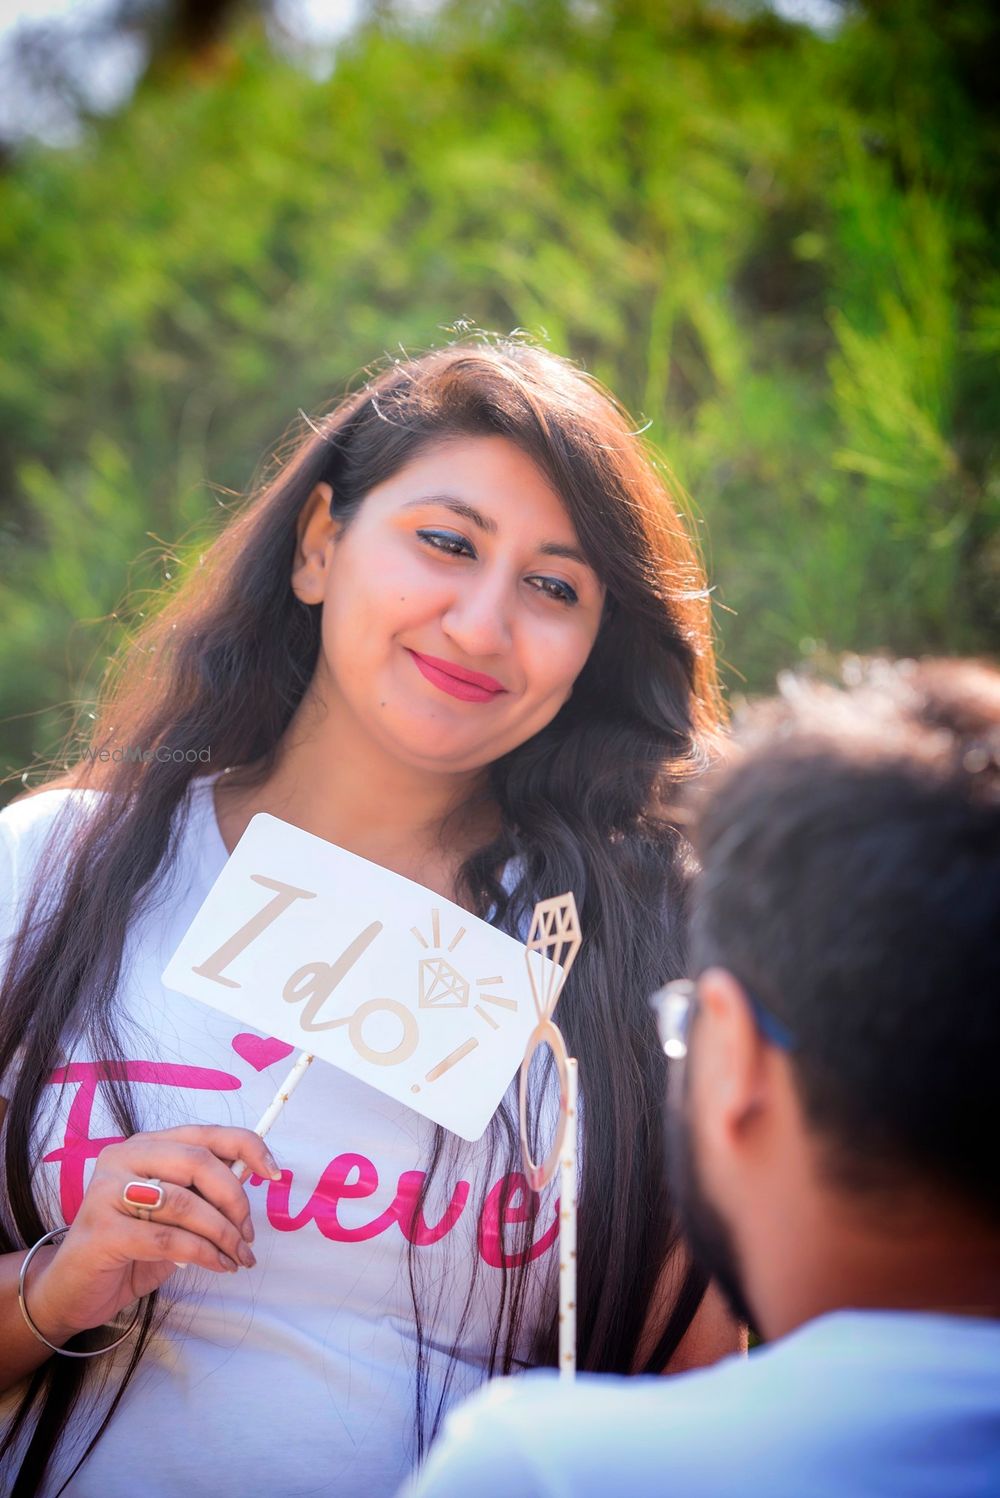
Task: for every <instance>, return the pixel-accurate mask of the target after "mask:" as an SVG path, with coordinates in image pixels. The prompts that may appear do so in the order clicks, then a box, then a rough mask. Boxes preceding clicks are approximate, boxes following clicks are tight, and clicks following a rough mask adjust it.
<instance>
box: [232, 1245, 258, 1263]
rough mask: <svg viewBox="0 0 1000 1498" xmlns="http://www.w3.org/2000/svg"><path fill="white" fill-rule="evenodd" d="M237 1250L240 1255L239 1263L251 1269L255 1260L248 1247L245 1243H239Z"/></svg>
mask: <svg viewBox="0 0 1000 1498" xmlns="http://www.w3.org/2000/svg"><path fill="white" fill-rule="evenodd" d="M237 1252H238V1253H239V1256H240V1263H241V1264H242V1265H243V1266H244V1268H246V1269H252V1268H253V1266H254V1265H255V1264H256V1262H257V1260H256V1259H255V1258H254V1256H253V1254H252V1253H251V1252H250V1250H249V1248H247V1246H246V1244H245V1243H241V1244H240V1246H239V1249H238V1250H237Z"/></svg>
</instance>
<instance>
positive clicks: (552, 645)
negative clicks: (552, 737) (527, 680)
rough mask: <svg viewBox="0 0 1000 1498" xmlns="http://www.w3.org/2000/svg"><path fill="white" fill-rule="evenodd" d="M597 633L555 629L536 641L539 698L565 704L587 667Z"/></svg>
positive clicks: (535, 679)
mask: <svg viewBox="0 0 1000 1498" xmlns="http://www.w3.org/2000/svg"><path fill="white" fill-rule="evenodd" d="M595 634H596V632H593V631H591V630H590V629H589V628H584V627H581V628H577V629H559V630H555V629H553V630H550V631H547V632H546V635H545V636H544V637H540V638H537V639H536V640H535V641H534V642H533V646H532V650H531V660H532V662H533V671H532V676H533V681H532V686H533V687H534V692H535V695H537V696H539V697H542V698H544V699H546V700H550V699H558V700H559V701H560V702H563V701H565V699H566V698H567V697H568V696H569V694H570V692H571V691H572V690H573V684H574V682H575V681H576V679H577V677H578V676H579V674H580V672H581V671H582V670H583V668H584V666H585V665H586V664H587V660H588V658H589V656H590V652H591V650H592V649H593V645H594V639H595Z"/></svg>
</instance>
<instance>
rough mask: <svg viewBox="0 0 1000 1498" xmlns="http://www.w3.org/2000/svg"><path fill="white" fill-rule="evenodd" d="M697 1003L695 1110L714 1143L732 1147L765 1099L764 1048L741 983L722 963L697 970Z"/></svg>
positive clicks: (765, 1071) (765, 1062)
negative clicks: (698, 973) (704, 969)
mask: <svg viewBox="0 0 1000 1498" xmlns="http://www.w3.org/2000/svg"><path fill="white" fill-rule="evenodd" d="M698 1004H699V1010H700V1013H699V1017H698V1020H697V1024H698V1038H697V1043H696V1046H695V1047H693V1051H694V1053H695V1054H694V1057H693V1059H694V1061H695V1062H696V1074H697V1088H698V1092H699V1099H698V1103H699V1112H700V1114H701V1117H702V1120H703V1128H704V1129H705V1130H706V1131H709V1132H712V1133H714V1135H715V1138H714V1139H713V1143H714V1144H717V1145H720V1146H723V1147H727V1148H730V1149H731V1148H732V1146H733V1145H734V1144H738V1143H739V1141H740V1139H741V1138H742V1137H743V1135H744V1134H745V1132H746V1130H747V1128H748V1127H750V1126H752V1123H753V1121H754V1119H755V1117H756V1116H757V1115H758V1114H759V1112H760V1110H761V1109H762V1107H764V1105H765V1103H766V1100H767V1096H768V1080H767V1079H768V1068H767V1058H766V1054H765V1053H766V1049H767V1048H766V1044H765V1042H764V1040H763V1039H762V1037H761V1034H760V1032H759V1030H758V1029H757V1026H756V1024H755V1022H754V1017H753V1010H752V1009H751V1007H750V1003H749V1000H748V999H747V996H746V994H745V993H744V991H743V988H742V986H741V985H740V983H739V982H738V981H737V979H736V978H734V977H733V975H732V973H730V972H728V971H727V970H726V969H725V968H722V967H713V968H708V969H706V971H705V972H703V973H702V974H701V976H700V977H699V979H698ZM690 1064H691V1062H690V1061H689V1065H690Z"/></svg>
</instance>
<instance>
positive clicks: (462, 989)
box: [420, 957, 469, 1009]
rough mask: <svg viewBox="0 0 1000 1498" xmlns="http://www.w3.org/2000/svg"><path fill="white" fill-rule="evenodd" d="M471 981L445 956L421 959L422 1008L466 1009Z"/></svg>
mask: <svg viewBox="0 0 1000 1498" xmlns="http://www.w3.org/2000/svg"><path fill="white" fill-rule="evenodd" d="M468 1004H469V982H468V979H467V978H463V977H462V974H461V973H459V972H457V971H456V970H455V968H453V967H452V965H451V963H450V962H448V961H447V960H446V959H445V958H444V957H423V958H421V960H420V1008H421V1009H466V1008H467V1007H468Z"/></svg>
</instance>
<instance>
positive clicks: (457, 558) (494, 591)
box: [293, 437, 604, 771]
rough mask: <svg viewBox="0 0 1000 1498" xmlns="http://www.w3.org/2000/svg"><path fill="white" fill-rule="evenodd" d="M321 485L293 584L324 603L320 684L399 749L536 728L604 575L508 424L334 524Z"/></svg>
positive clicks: (460, 753) (440, 762) (446, 766)
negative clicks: (509, 435)
mask: <svg viewBox="0 0 1000 1498" xmlns="http://www.w3.org/2000/svg"><path fill="white" fill-rule="evenodd" d="M330 493H331V491H330V488H329V485H326V484H320V485H318V486H317V489H316V491H315V493H314V494H313V496H312V498H311V500H310V503H309V506H308V507H307V510H306V512H305V513H304V517H303V519H304V525H303V526H302V527H301V528H300V548H299V554H298V559H297V565H296V568H295V571H294V573H293V586H294V587H295V591H296V593H297V594H298V596H299V597H300V598H303V599H304V600H305V601H306V602H309V603H316V602H321V603H322V605H323V623H322V640H323V661H322V662H321V669H322V671H323V673H324V675H325V677H326V680H322V681H321V682H319V683H317V685H319V686H320V687H321V691H322V692H323V693H324V694H329V695H330V697H331V699H332V703H333V704H335V705H336V706H339V707H340V708H341V709H342V710H345V711H346V712H347V713H348V714H349V715H350V716H351V717H352V718H353V719H354V720H355V723H356V725H357V726H359V727H361V728H362V729H363V730H365V731H366V732H367V733H368V734H370V735H371V736H373V737H374V738H375V739H376V740H377V741H378V742H379V743H380V744H381V745H382V746H383V747H384V748H385V749H386V750H388V751H389V752H390V753H391V754H392V755H393V756H394V757H395V758H397V759H400V760H402V761H405V762H406V763H409V764H413V765H419V766H422V767H426V768H437V769H442V770H450V771H462V770H472V769H476V768H479V767H481V766H483V765H486V764H489V763H490V762H492V761H493V760H495V759H498V758H499V757H500V756H501V755H503V754H505V753H507V752H508V751H509V750H511V749H513V748H516V746H517V745H518V744H522V743H524V741H525V740H526V739H529V738H531V737H532V735H533V734H536V733H538V731H539V730H540V729H542V728H544V727H545V725H546V724H547V723H549V722H550V721H551V720H552V719H553V718H554V717H555V715H556V713H557V712H558V711H559V709H560V707H562V705H563V703H564V702H565V701H566V699H567V698H568V697H569V695H570V692H571V690H572V687H573V683H574V681H575V680H576V678H577V676H578V675H579V672H580V670H581V669H582V667H583V665H584V662H585V661H586V659H587V656H588V655H589V654H590V650H591V647H592V645H593V643H594V640H595V638H596V636H597V631H598V627H599V624H600V620H601V610H602V606H603V602H604V588H603V585H602V584H601V583H600V581H599V580H598V578H597V576H596V574H595V573H594V572H593V570H592V569H591V567H590V566H589V565H588V564H587V562H586V561H585V560H584V557H583V553H582V551H581V548H580V543H579V541H578V539H577V536H576V533H575V531H574V529H573V526H572V524H571V522H570V519H569V516H568V514H567V513H566V510H565V509H564V507H563V504H562V501H561V500H560V498H559V496H558V494H557V493H556V492H555V490H554V489H553V488H552V487H551V485H550V484H549V482H548V480H547V479H546V478H545V477H544V475H543V474H542V473H541V471H540V470H539V469H538V468H537V467H536V466H535V464H534V463H533V462H532V461H531V459H530V458H528V457H527V456H526V455H525V454H524V453H523V452H522V451H521V449H520V448H518V447H517V446H515V445H514V444H513V443H512V442H510V441H508V440H507V439H506V438H504V437H464V438H452V439H449V440H447V441H445V442H442V443H439V444H436V445H435V446H434V447H433V448H428V449H426V450H425V451H424V452H423V453H422V454H421V455H420V456H419V457H417V458H415V459H414V460H413V461H412V462H411V463H408V464H407V465H406V466H405V467H404V468H402V469H400V470H399V472H398V473H396V474H394V475H393V477H392V478H390V479H387V480H386V482H385V483H383V484H379V485H378V486H377V487H376V488H374V489H372V490H370V491H369V493H368V494H367V495H366V496H365V499H364V501H363V502H362V504H361V507H360V509H359V510H358V512H357V514H356V515H355V516H354V518H353V519H352V520H351V522H350V524H349V525H348V526H347V527H346V528H345V527H342V526H339V525H337V524H336V523H334V522H332V521H331V520H330V519H329V513H328V511H329V501H330Z"/></svg>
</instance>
